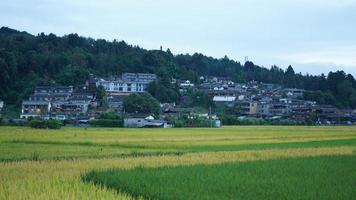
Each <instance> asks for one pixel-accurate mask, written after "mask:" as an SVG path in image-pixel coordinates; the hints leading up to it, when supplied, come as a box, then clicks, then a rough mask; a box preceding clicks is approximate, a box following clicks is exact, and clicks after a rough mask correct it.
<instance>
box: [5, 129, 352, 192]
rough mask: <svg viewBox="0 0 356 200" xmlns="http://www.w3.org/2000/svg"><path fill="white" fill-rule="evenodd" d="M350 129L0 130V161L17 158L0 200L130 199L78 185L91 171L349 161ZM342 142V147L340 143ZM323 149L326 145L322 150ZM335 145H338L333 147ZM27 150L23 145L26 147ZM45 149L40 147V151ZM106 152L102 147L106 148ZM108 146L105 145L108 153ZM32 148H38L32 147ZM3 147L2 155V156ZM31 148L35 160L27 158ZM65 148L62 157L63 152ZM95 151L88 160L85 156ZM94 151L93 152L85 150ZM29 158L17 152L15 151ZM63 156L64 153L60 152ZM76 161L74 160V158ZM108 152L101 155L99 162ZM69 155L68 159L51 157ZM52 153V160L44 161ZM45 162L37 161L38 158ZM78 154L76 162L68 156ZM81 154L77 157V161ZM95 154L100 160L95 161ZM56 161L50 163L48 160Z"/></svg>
mask: <svg viewBox="0 0 356 200" xmlns="http://www.w3.org/2000/svg"><path fill="white" fill-rule="evenodd" d="M354 139H356V128H354V127H225V128H222V129H80V128H64V129H62V130H56V131H52V130H35V129H30V128H18V127H0V146H1V150H0V157H3V158H8V157H9V156H8V155H14V156H15V155H17V154H23V155H24V156H25V157H23V158H24V159H22V160H21V159H20V160H7V161H2V162H0V199H131V197H130V196H129V195H127V194H123V193H117V192H114V191H112V190H108V189H105V188H100V187H97V186H95V185H92V184H90V183H84V182H82V181H81V175H83V174H85V173H86V172H88V171H90V170H93V169H96V170H100V169H110V168H134V167H138V166H142V167H160V166H177V165H194V164H198V163H202V164H215V163H226V162H245V161H253V160H268V159H283V158H287V157H306V156H308V157H312V156H320V155H352V154H356V145H354V143H349V142H348V140H350V141H353V140H354ZM333 140H342V142H341V143H340V145H335V144H336V143H335V144H333V145H332V146H328V145H329V143H328V142H327V143H325V144H323V145H324V146H322V147H311V146H308V147H303V145H301V146H300V147H299V146H298V147H297V148H294V147H293V148H268V149H261V150H258V149H246V150H236V151H234V150H231V151H204V148H203V150H201V151H199V152H185V153H183V154H162V155H149V156H147V155H142V156H141V155H137V154H129V153H128V154H127V155H126V156H119V155H122V154H118V155H116V154H115V152H116V151H117V152H120V153H121V152H124V151H127V152H130V151H136V152H137V151H141V152H146V151H147V152H151V151H155V150H157V149H158V150H159V151H162V152H165V150H167V151H172V152H174V151H176V150H184V149H185V148H191V147H199V146H204V147H205V146H213V147H214V146H221V145H222V146H224V145H229V146H239V145H246V144H248V145H258V144H261V143H268V144H272V145H273V144H277V143H278V144H281V143H293V142H300V143H301V144H302V143H303V142H308V141H333ZM345 141H346V142H345ZM330 144H331V143H330ZM337 144H338V143H337ZM27 145H28V146H27ZM43 145H47V146H43ZM108 145H109V146H108ZM110 145H111V146H110ZM36 146H39V147H36ZM5 148H6V149H5ZM36 148H38V149H37V150H36V151H37V152H38V155H39V157H40V158H41V155H42V153H43V154H44V153H45V152H46V149H49V150H50V153H47V154H46V156H43V159H40V160H38V161H36V160H30V159H27V157H26V155H27V154H26V153H29V154H31V151H33V149H36ZM66 148H70V151H66ZM96 148H98V149H100V148H101V149H103V148H104V149H106V148H108V149H109V150H108V151H105V150H103V151H102V154H97V156H96V157H95V158H92V157H91V156H86V154H85V152H89V154H91V153H95V149H96ZM93 149H94V150H93ZM24 150H25V151H29V152H22V151H24ZM63 151H65V153H63ZM76 151H77V152H81V154H77V152H76ZM107 152H108V155H105V154H106V153H107ZM61 153H63V154H68V155H71V157H70V159H59V158H56V157H55V156H56V154H61ZM124 153H125V152H124ZM51 154H53V158H52V157H51ZM44 155H45V154H44ZM77 155H79V156H78V157H76V156H77ZM83 155H84V156H83ZM101 155H102V157H101ZM54 158H56V159H54Z"/></svg>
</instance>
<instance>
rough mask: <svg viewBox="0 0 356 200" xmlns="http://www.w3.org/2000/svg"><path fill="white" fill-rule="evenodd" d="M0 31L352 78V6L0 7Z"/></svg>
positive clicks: (314, 0) (234, 2)
mask: <svg viewBox="0 0 356 200" xmlns="http://www.w3.org/2000/svg"><path fill="white" fill-rule="evenodd" d="M0 26H8V27H10V28H15V29H18V30H22V31H27V32H29V33H32V34H38V33H40V32H45V33H55V34H57V35H65V34H68V33H78V34H79V35H82V36H86V37H93V38H104V39H108V40H113V39H118V40H125V41H127V42H128V43H130V44H137V45H139V46H141V47H144V48H147V49H158V48H159V47H160V46H161V45H162V46H163V48H165V49H166V48H170V49H171V51H172V52H173V53H175V54H178V53H194V52H201V53H204V54H206V55H209V56H213V57H218V58H219V57H223V56H225V55H227V56H228V57H229V58H232V59H235V60H237V61H241V62H243V60H244V57H245V56H248V57H249V59H250V60H252V61H253V62H255V63H256V64H259V65H262V66H265V67H270V66H271V65H273V64H276V65H278V66H280V67H282V68H286V67H287V66H288V65H289V64H291V65H292V66H293V67H294V68H295V70H296V71H298V72H302V73H310V74H320V73H327V72H328V71H330V70H339V69H342V70H345V71H346V72H348V73H352V74H353V75H356V0H288V1H286V0H270V1H266V0H215V1H212V0H101V1H99V0H31V1H28V0H1V1H0Z"/></svg>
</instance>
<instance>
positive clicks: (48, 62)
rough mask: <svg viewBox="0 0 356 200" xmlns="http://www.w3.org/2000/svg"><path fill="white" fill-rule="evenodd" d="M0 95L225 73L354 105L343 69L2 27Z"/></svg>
mask: <svg viewBox="0 0 356 200" xmlns="http://www.w3.org/2000/svg"><path fill="white" fill-rule="evenodd" d="M0 70H1V73H0V99H3V100H4V101H5V103H7V104H11V105H20V103H21V101H22V99H23V98H25V97H27V96H28V95H29V94H30V93H32V91H33V89H34V87H35V86H36V85H39V84H44V85H49V84H61V85H77V84H82V83H84V82H85V81H86V80H87V79H88V78H89V75H90V74H94V75H96V76H102V77H105V76H110V75H119V74H121V73H123V72H144V73H155V74H157V75H158V76H159V77H161V78H167V77H168V78H176V79H186V80H187V79H188V80H191V81H197V80H198V77H199V76H220V77H224V76H225V77H230V78H231V79H232V80H234V81H235V82H248V81H252V80H255V81H259V82H265V83H275V84H281V85H283V86H285V87H290V88H301V89H306V90H311V91H317V92H307V93H306V95H305V98H306V99H309V100H316V101H318V102H319V103H321V104H332V105H336V106H338V107H340V108H355V107H356V81H355V79H354V77H353V76H352V75H350V74H346V73H345V72H343V71H337V72H330V73H329V74H328V75H327V76H325V75H318V76H311V75H302V74H301V73H295V72H294V70H293V68H292V67H291V66H289V67H288V68H287V69H286V70H283V69H281V68H279V67H277V66H272V67H271V68H270V69H267V68H264V67H260V66H258V65H255V64H254V63H252V62H246V63H245V64H241V63H239V62H237V61H234V60H231V59H229V58H228V57H224V58H221V59H216V58H212V57H208V56H205V55H202V54H199V53H195V54H193V55H187V54H185V55H183V54H178V55H173V54H172V53H171V51H170V50H169V49H167V50H165V51H162V50H146V49H143V48H140V47H138V46H132V45H129V44H127V43H126V42H124V41H117V40H114V41H107V40H103V39H97V40H95V39H92V38H84V37H80V36H78V35H77V34H69V35H66V36H63V37H58V36H56V35H54V34H49V35H46V34H43V33H41V34H39V35H37V36H34V35H31V34H29V33H26V32H20V31H17V30H13V29H10V28H7V27H2V28H1V29H0Z"/></svg>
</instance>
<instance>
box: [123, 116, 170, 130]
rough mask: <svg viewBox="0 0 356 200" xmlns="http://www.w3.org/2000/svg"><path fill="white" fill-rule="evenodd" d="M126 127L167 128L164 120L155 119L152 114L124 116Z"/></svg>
mask: <svg viewBox="0 0 356 200" xmlns="http://www.w3.org/2000/svg"><path fill="white" fill-rule="evenodd" d="M124 127H126V128H169V127H171V126H169V125H168V123H167V122H166V121H164V120H155V119H154V118H153V117H152V116H147V117H128V118H124Z"/></svg>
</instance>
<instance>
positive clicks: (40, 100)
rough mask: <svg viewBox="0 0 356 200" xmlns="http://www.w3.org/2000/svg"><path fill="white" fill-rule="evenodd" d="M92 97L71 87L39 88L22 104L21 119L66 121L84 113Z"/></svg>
mask: <svg viewBox="0 0 356 200" xmlns="http://www.w3.org/2000/svg"><path fill="white" fill-rule="evenodd" d="M93 99H94V95H93V94H91V93H88V94H87V93H84V92H83V91H79V92H78V90H77V91H76V92H74V90H73V87H71V86H68V87H67V86H56V87H50V86H39V87H36V89H35V91H34V94H32V95H31V96H30V97H29V99H28V100H26V101H23V102H22V112H21V116H20V117H21V118H26V119H27V118H28V117H41V118H58V117H57V116H60V118H58V119H66V118H67V117H70V116H73V115H77V114H81V113H86V112H87V110H88V106H89V104H90V103H91V101H93Z"/></svg>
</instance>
